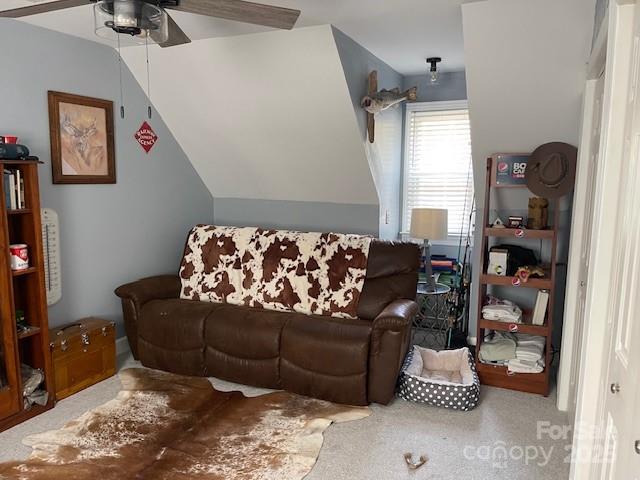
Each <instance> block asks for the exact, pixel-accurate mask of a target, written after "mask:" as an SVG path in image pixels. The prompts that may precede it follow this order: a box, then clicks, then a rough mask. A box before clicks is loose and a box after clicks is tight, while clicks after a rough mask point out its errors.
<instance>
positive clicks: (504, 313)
mask: <svg viewBox="0 0 640 480" xmlns="http://www.w3.org/2000/svg"><path fill="white" fill-rule="evenodd" d="M482 318H484V319H485V320H497V321H499V322H510V323H521V322H522V310H521V309H520V307H518V306H517V305H516V304H515V303H513V302H511V301H509V300H502V299H499V298H496V297H492V296H488V297H487V300H486V304H485V305H484V306H483V307H482Z"/></svg>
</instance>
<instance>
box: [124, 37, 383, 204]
mask: <svg viewBox="0 0 640 480" xmlns="http://www.w3.org/2000/svg"><path fill="white" fill-rule="evenodd" d="M150 56H151V82H152V86H151V89H152V101H153V104H154V106H155V107H156V108H157V110H158V111H159V113H160V114H161V115H162V117H163V119H164V121H165V122H166V123H167V124H168V125H169V127H170V128H171V131H172V133H173V135H174V136H175V138H176V139H177V140H178V142H179V143H180V145H181V146H182V148H183V149H184V151H185V153H186V154H187V156H188V157H189V158H190V160H191V162H192V163H193V165H194V167H195V168H196V170H197V172H198V174H199V175H200V176H201V177H202V179H203V181H204V182H205V184H206V185H207V187H208V188H209V190H210V191H211V192H212V194H213V196H214V197H215V198H218V197H220V198H243V199H262V200H270V201H273V200H278V201H283V200H286V201H304V202H328V203H344V204H358V205H377V204H378V195H377V193H376V188H375V184H374V181H373V178H372V175H371V171H370V169H369V165H368V161H367V157H366V154H365V151H364V147H363V142H362V136H361V133H360V130H359V128H358V124H357V121H356V117H355V115H354V111H353V107H352V103H351V98H350V95H349V90H348V88H347V84H346V81H345V76H344V73H343V70H342V65H341V63H340V58H339V55H338V52H337V49H336V45H335V41H334V38H333V35H332V30H331V27H330V26H320V27H310V28H302V29H296V30H293V31H287V32H269V33H260V34H254V35H247V36H241V37H231V38H216V39H207V40H198V41H195V42H193V43H191V44H189V45H185V46H179V47H172V48H167V49H160V48H159V47H155V46H154V47H151V48H150ZM123 58H124V59H125V61H126V63H127V64H128V66H129V67H130V69H131V70H132V72H133V73H134V75H135V76H136V78H137V79H138V81H139V82H140V84H141V85H146V70H145V51H144V47H141V48H139V47H132V48H126V49H124V50H123ZM151 123H152V124H153V121H152V122H151Z"/></svg>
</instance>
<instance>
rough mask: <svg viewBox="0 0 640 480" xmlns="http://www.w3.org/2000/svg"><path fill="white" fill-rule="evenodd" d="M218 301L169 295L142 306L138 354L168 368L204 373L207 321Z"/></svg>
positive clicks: (147, 361)
mask: <svg viewBox="0 0 640 480" xmlns="http://www.w3.org/2000/svg"><path fill="white" fill-rule="evenodd" d="M216 308H217V305H216V304H212V303H204V302H192V301H189V300H179V299H169V300H152V301H150V302H148V303H146V304H145V305H144V306H143V307H142V315H141V316H140V321H139V325H138V354H139V357H140V361H141V362H142V364H143V365H145V366H147V367H150V368H157V369H160V370H167V371H169V372H174V373H180V374H186V375H202V373H203V371H204V346H205V344H204V322H205V319H206V318H207V317H208V316H209V314H210V313H211V312H212V311H213V310H215V309H216Z"/></svg>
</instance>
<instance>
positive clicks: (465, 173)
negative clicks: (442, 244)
mask: <svg viewBox="0 0 640 480" xmlns="http://www.w3.org/2000/svg"><path fill="white" fill-rule="evenodd" d="M412 107H414V108H412V109H408V111H407V125H406V127H407V128H406V139H405V141H406V156H405V168H404V195H403V196H404V199H403V200H404V205H403V218H402V229H403V232H409V230H410V228H411V210H412V209H413V208H420V207H432V208H446V209H447V210H448V211H449V237H450V238H451V239H454V238H459V237H460V236H461V235H462V236H466V234H467V230H468V222H469V213H470V211H471V208H472V202H473V174H472V170H471V168H472V166H471V165H472V164H471V131H470V127H469V111H468V110H467V109H466V108H464V109H456V110H438V111H430V110H426V109H420V108H419V106H418V105H415V106H412ZM415 107H418V108H415Z"/></svg>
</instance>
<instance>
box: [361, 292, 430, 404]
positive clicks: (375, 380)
mask: <svg viewBox="0 0 640 480" xmlns="http://www.w3.org/2000/svg"><path fill="white" fill-rule="evenodd" d="M416 313H418V305H417V304H416V302H414V301H413V300H395V301H393V302H391V303H390V304H389V305H387V307H386V308H385V309H384V310H383V311H382V312H380V314H379V315H378V316H377V317H376V318H375V320H374V321H373V331H372V333H371V347H370V353H369V387H368V390H369V401H370V402H376V403H381V404H383V405H386V404H387V403H389V402H390V401H391V399H392V398H393V395H394V393H395V389H396V382H397V380H398V374H399V373H400V368H401V367H402V363H403V362H404V358H405V356H406V354H407V350H408V349H409V343H410V342H411V325H412V323H413V318H414V317H415V315H416Z"/></svg>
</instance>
